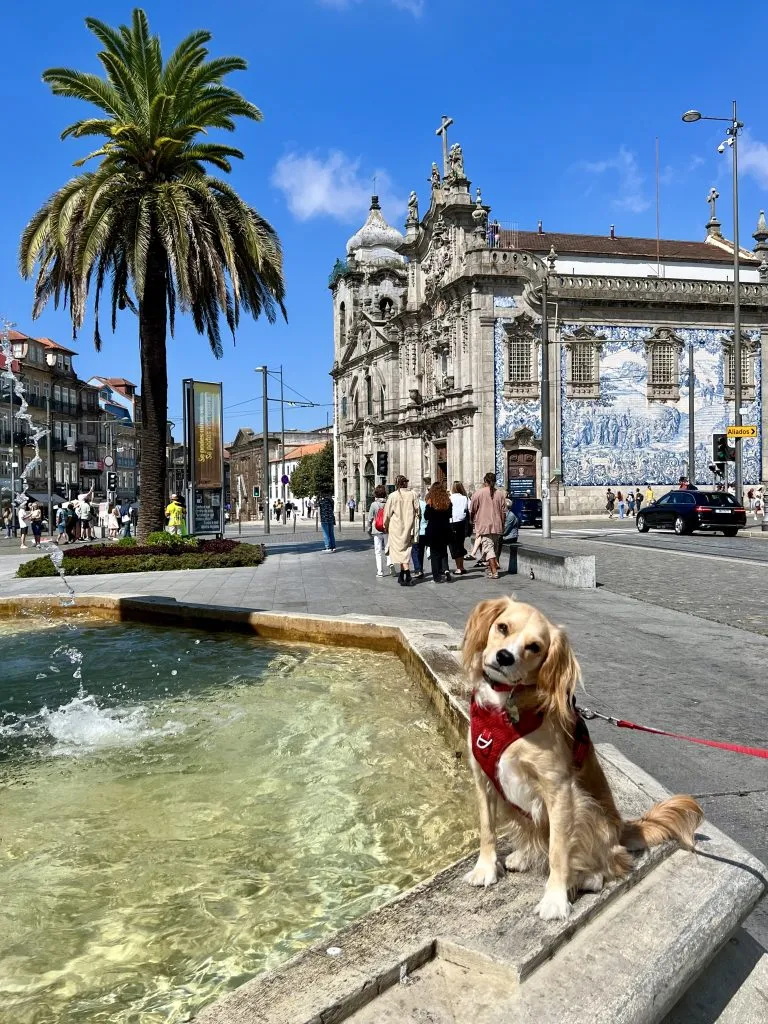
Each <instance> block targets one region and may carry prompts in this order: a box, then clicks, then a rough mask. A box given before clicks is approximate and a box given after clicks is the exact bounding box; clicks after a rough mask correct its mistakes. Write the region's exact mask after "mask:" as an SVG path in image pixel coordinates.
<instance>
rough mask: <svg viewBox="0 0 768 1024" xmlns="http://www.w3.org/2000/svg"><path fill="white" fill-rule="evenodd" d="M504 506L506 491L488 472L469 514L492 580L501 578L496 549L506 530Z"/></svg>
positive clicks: (474, 498) (476, 492)
mask: <svg viewBox="0 0 768 1024" xmlns="http://www.w3.org/2000/svg"><path fill="white" fill-rule="evenodd" d="M504 506H505V497H504V492H503V491H501V490H499V489H498V488H497V487H496V474H495V473H486V474H485V476H484V477H483V486H482V487H481V488H479V490H477V491H475V493H474V494H473V495H472V501H471V502H470V505H469V514H470V516H471V518H472V523H473V524H474V527H475V536H476V537H478V538H479V539H480V551H481V558H482V560H483V562H486V563H487V564H488V571H487V573H486V575H487V576H488V578H489V579H492V580H497V579H498V578H499V560H498V558H497V555H496V551H497V545H498V541H499V538H500V537H501V535H502V533H503V532H504V518H505V512H506V510H505V507H504Z"/></svg>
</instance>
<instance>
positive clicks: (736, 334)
mask: <svg viewBox="0 0 768 1024" xmlns="http://www.w3.org/2000/svg"><path fill="white" fill-rule="evenodd" d="M739 126H740V122H739V120H738V118H737V116H736V100H734V101H733V124H732V126H731V129H730V131H729V132H728V134H729V135H730V141H731V143H732V145H731V149H732V150H733V375H734V377H735V378H736V379H735V380H734V382H733V397H734V403H733V404H734V406H735V407H736V408H735V415H734V418H733V422H734V423H735V424H736V426H737V427H740V426H741V296H740V295H739V270H740V267H739V152H738V150H739ZM741 445H742V441H741V438H740V437H737V438H736V466H735V470H736V473H735V484H736V494H735V497H736V501H737V503H738V504H739V505H741V504H743V487H742V483H743V474H742V465H741Z"/></svg>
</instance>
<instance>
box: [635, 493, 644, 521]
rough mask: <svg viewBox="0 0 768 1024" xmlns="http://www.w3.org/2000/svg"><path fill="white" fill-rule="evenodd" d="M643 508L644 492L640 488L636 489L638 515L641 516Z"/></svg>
mask: <svg viewBox="0 0 768 1024" xmlns="http://www.w3.org/2000/svg"><path fill="white" fill-rule="evenodd" d="M642 507H643V492H642V491H641V490H640V488H639V487H636V488H635V508H636V509H637V514H638V515H640V509H641V508H642Z"/></svg>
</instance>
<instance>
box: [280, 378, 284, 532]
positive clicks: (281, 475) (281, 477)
mask: <svg viewBox="0 0 768 1024" xmlns="http://www.w3.org/2000/svg"><path fill="white" fill-rule="evenodd" d="M280 451H281V453H282V455H281V457H280V488H281V490H280V495H281V497H282V501H283V507H282V509H281V519H282V520H283V526H285V484H284V483H283V477H284V476H285V402H284V401H283V367H282V364H281V365H280Z"/></svg>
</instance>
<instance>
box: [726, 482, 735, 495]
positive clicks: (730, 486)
mask: <svg viewBox="0 0 768 1024" xmlns="http://www.w3.org/2000/svg"><path fill="white" fill-rule="evenodd" d="M727 490H728V493H729V494H735V493H736V484H734V483H731V484H728V487H727Z"/></svg>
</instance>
